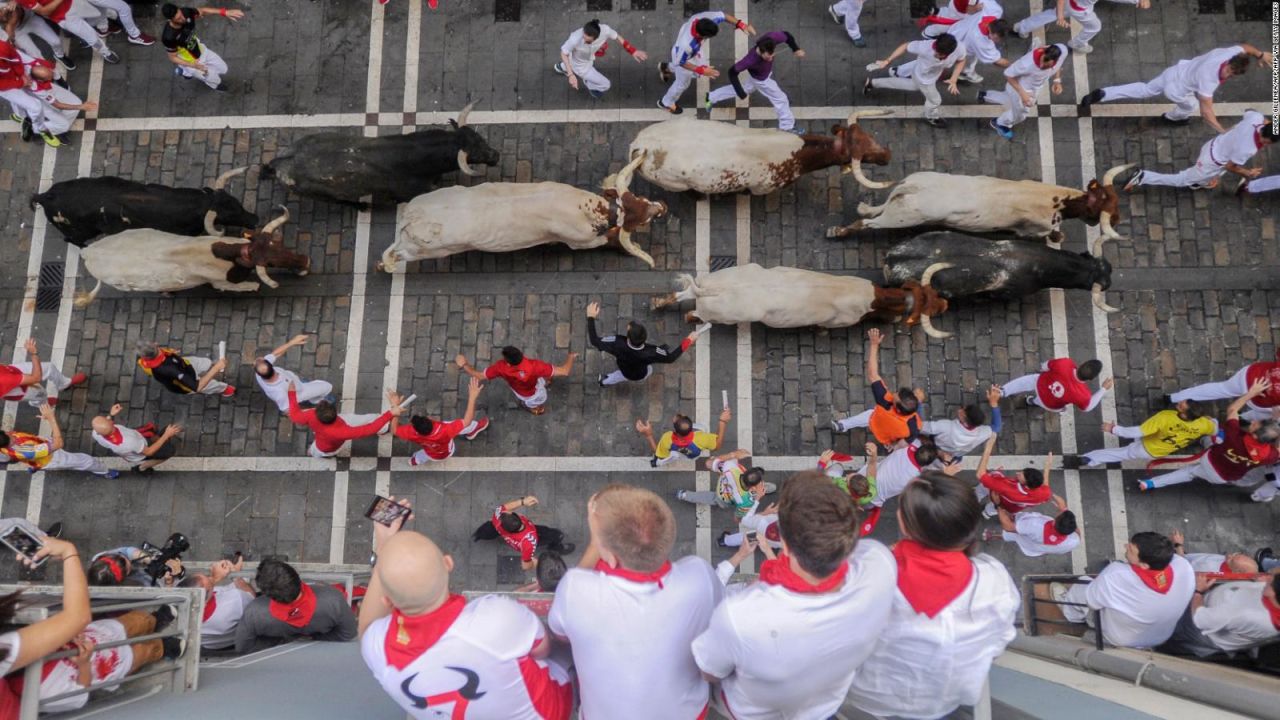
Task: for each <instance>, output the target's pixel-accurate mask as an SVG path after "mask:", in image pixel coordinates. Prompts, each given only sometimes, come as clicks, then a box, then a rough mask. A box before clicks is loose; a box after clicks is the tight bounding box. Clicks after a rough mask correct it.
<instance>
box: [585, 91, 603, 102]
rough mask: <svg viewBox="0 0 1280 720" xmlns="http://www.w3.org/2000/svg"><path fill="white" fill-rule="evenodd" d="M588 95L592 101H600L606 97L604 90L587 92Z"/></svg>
mask: <svg viewBox="0 0 1280 720" xmlns="http://www.w3.org/2000/svg"><path fill="white" fill-rule="evenodd" d="M587 94H588V95H590V96H591V99H592V100H599V99H600V98H602V97H604V91H603V90H587Z"/></svg>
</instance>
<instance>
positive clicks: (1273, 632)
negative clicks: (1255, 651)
mask: <svg viewBox="0 0 1280 720" xmlns="http://www.w3.org/2000/svg"><path fill="white" fill-rule="evenodd" d="M1266 586H1267V584H1266V583H1265V582H1228V583H1222V584H1220V585H1218V586H1217V587H1214V588H1212V589H1210V590H1209V592H1208V594H1207V595H1205V598H1204V605H1203V606H1202V607H1201V608H1200V609H1199V610H1196V612H1195V614H1194V615H1192V616H1191V621H1192V622H1194V623H1195V626H1196V627H1197V628H1199V630H1200V632H1202V633H1204V636H1205V637H1206V638H1208V639H1209V640H1210V642H1212V643H1213V644H1214V645H1217V646H1218V647H1219V648H1221V649H1222V650H1224V651H1226V652H1235V651H1237V650H1244V649H1246V648H1251V647H1253V646H1255V645H1261V644H1262V643H1265V642H1270V641H1271V640H1274V639H1275V638H1276V636H1278V635H1280V630H1277V629H1276V626H1275V625H1273V624H1272V623H1271V613H1269V612H1267V608H1266V606H1264V605H1263V604H1262V591H1263V590H1264V589H1266Z"/></svg>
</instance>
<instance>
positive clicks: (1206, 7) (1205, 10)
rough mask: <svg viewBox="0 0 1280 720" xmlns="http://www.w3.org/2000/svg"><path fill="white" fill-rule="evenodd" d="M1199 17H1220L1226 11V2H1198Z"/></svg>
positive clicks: (1202, 0)
mask: <svg viewBox="0 0 1280 720" xmlns="http://www.w3.org/2000/svg"><path fill="white" fill-rule="evenodd" d="M1197 5H1199V11H1200V14H1201V15H1222V14H1223V13H1225V12H1226V11H1227V0H1199V2H1198V3H1197Z"/></svg>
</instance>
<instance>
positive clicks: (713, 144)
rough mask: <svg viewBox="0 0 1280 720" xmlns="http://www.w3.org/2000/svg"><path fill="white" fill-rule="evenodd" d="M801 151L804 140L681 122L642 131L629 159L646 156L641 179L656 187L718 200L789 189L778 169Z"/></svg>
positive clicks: (773, 132) (766, 131) (718, 124)
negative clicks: (766, 188)
mask: <svg viewBox="0 0 1280 720" xmlns="http://www.w3.org/2000/svg"><path fill="white" fill-rule="evenodd" d="M802 147H804V140H803V139H801V138H800V137H799V136H797V135H793V134H791V133H787V132H781V131H778V130H772V129H766V128H744V127H740V126H738V125H733V124H730V123H723V122H718V121H713V120H697V119H694V118H680V119H676V120H666V121H664V122H660V123H657V124H655V125H650V126H649V127H646V128H645V129H643V130H641V131H640V132H639V134H637V135H636V139H635V140H634V141H633V142H632V143H631V153H632V156H634V154H635V153H636V152H638V151H641V150H643V151H645V152H646V153H647V155H646V158H645V162H644V163H643V164H642V165H641V166H640V169H639V173H640V175H641V177H644V178H645V179H646V180H648V181H650V182H652V183H654V184H656V185H659V186H661V187H664V188H666V189H668V190H674V191H681V190H696V191H698V192H704V193H711V194H715V193H722V192H737V191H739V190H742V189H748V188H750V189H755V188H763V187H764V186H766V185H773V186H777V185H778V184H785V181H789V179H788V178H781V177H778V170H777V167H778V166H782V165H785V164H787V163H788V161H790V160H791V158H792V156H793V155H794V154H795V153H796V152H797V151H799V150H800V148H802ZM770 166H775V167H770Z"/></svg>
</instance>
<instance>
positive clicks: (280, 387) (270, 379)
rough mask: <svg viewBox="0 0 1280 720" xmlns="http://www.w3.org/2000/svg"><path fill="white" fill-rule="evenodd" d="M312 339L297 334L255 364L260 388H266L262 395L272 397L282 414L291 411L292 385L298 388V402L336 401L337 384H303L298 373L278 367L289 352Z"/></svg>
mask: <svg viewBox="0 0 1280 720" xmlns="http://www.w3.org/2000/svg"><path fill="white" fill-rule="evenodd" d="M310 337H311V335H309V334H307V333H302V334H300V335H294V336H293V337H291V338H289V342H286V343H285V344H283V345H281V346H280V347H278V348H276V349H275V350H272V351H271V352H269V353H267V354H266V355H263V356H262V357H260V358H258V359H257V360H256V361H255V362H254V363H253V379H254V380H257V381H258V387H260V388H262V394H264V395H266V396H267V397H268V398H270V399H271V402H273V403H275V404H276V407H277V408H280V412H282V413H287V412H289V387H290V386H291V385H292V386H294V387H296V388H297V389H298V402H300V403H311V402H315V401H317V400H322V399H326V398H327V399H328V400H329V401H330V402H333V399H334V398H333V383H330V382H328V381H327V380H311V381H309V382H303V381H302V379H301V378H299V377H298V373H296V372H294V371H292V370H286V369H284V368H282V367H280V366H279V365H277V364H276V363H277V362H279V360H280V356H281V355H284V354H285V353H287V352H289V350H290V349H291V348H295V347H301V346H303V345H306V344H307V340H308V339H309V338H310Z"/></svg>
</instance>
